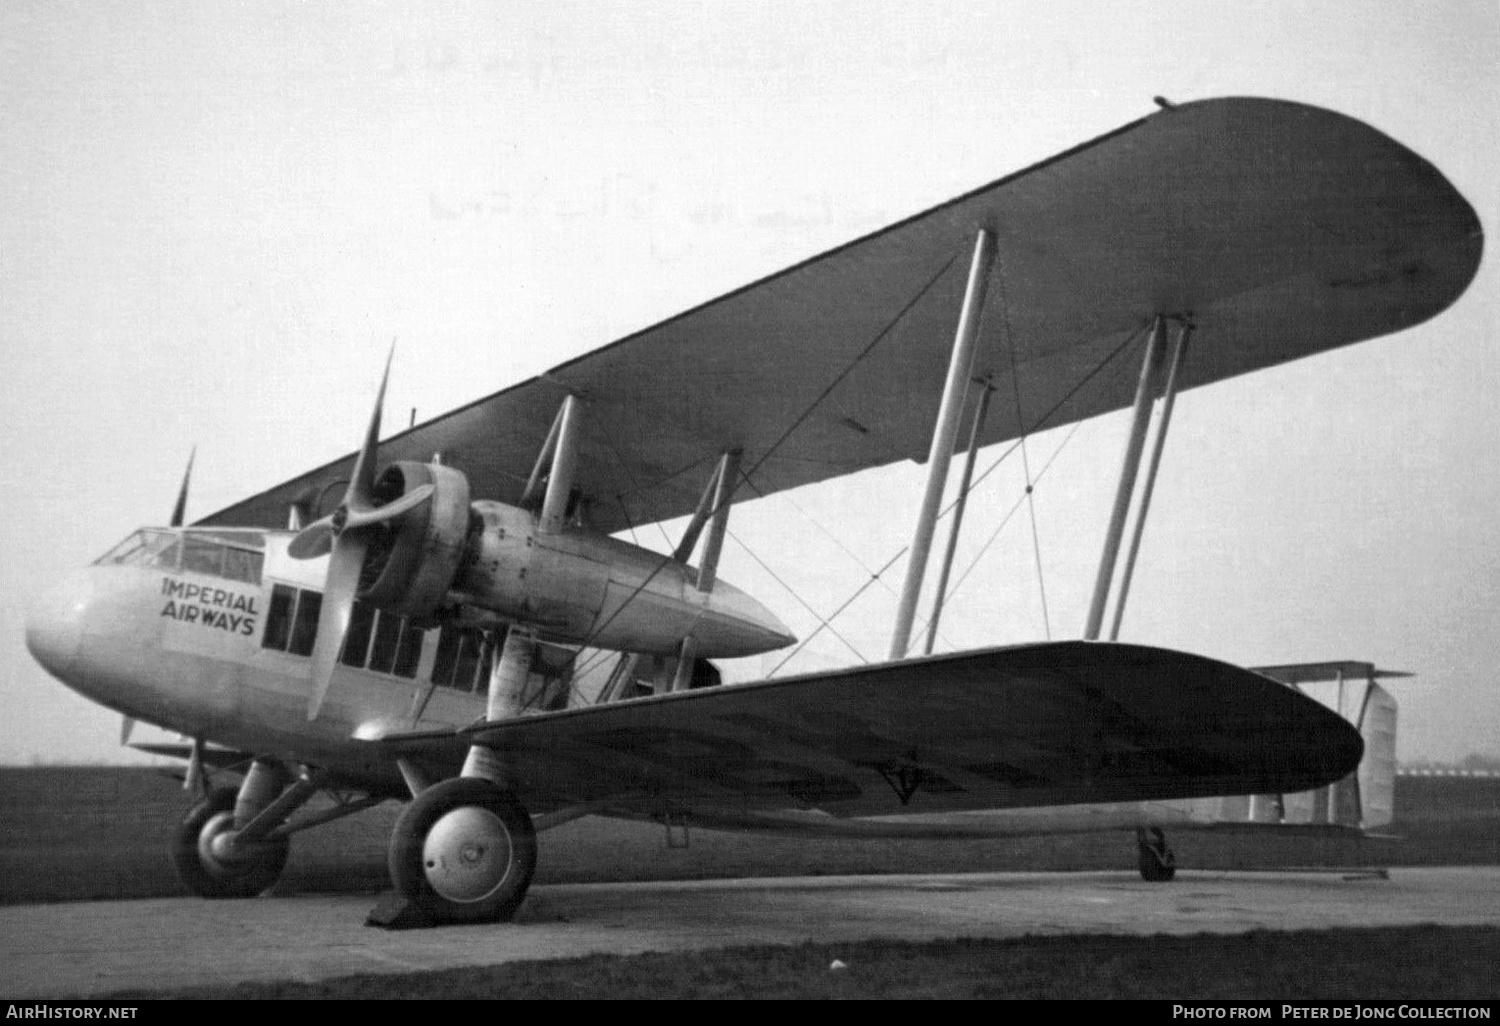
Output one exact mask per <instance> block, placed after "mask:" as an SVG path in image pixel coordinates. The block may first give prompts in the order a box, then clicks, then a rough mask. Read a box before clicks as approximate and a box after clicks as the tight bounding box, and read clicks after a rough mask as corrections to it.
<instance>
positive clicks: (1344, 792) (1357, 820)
mask: <svg viewBox="0 0 1500 1026" xmlns="http://www.w3.org/2000/svg"><path fill="white" fill-rule="evenodd" d="M1321 668H1322V667H1321V664H1308V665H1307V667H1306V669H1307V670H1308V671H1309V672H1308V674H1307V675H1305V676H1301V677H1300V678H1299V676H1298V675H1297V674H1296V673H1295V672H1287V671H1297V670H1300V669H1303V668H1302V667H1274V668H1272V669H1273V671H1277V672H1271V673H1267V671H1266V670H1261V671H1260V672H1262V673H1266V675H1267V676H1277V675H1278V674H1279V675H1280V677H1281V679H1282V680H1283V681H1284V682H1285V683H1286V684H1288V685H1289V686H1291V687H1297V686H1298V685H1299V684H1300V683H1302V682H1305V681H1310V680H1322V679H1326V678H1324V677H1319V676H1314V675H1313V673H1312V671H1316V670H1318V669H1321ZM1377 673H1379V674H1380V675H1382V676H1406V674H1397V673H1389V672H1386V671H1375V670H1374V669H1373V667H1372V668H1371V673H1370V676H1369V678H1368V680H1367V682H1366V683H1365V686H1364V694H1363V697H1362V698H1359V699H1358V700H1357V704H1356V706H1355V708H1354V709H1351V710H1350V711H1349V713H1346V715H1347V716H1348V719H1349V720H1350V722H1352V723H1353V724H1354V725H1355V726H1356V727H1358V728H1359V734H1360V737H1361V738H1363V739H1364V742H1365V753H1364V756H1363V757H1362V758H1361V759H1360V762H1359V767H1358V768H1357V769H1356V770H1355V771H1354V772H1353V773H1351V774H1349V775H1348V776H1347V777H1345V778H1344V779H1343V780H1339V781H1336V782H1335V783H1332V784H1329V785H1328V786H1327V787H1320V788H1317V789H1316V790H1313V791H1301V792H1298V793H1296V794H1256V795H1249V796H1240V797H1234V798H1224V799H1221V804H1220V808H1219V813H1218V823H1219V824H1220V825H1224V826H1231V825H1235V824H1243V825H1251V824H1254V825H1257V826H1259V825H1264V826H1297V827H1305V828H1306V827H1311V828H1319V827H1321V828H1328V827H1342V828H1345V829H1353V830H1363V831H1367V832H1368V831H1370V830H1375V829H1379V828H1381V827H1385V826H1389V825H1390V823H1391V821H1392V820H1393V819H1394V818H1395V796H1396V699H1395V698H1394V697H1392V695H1391V693H1390V692H1389V691H1387V690H1386V689H1385V688H1383V687H1381V686H1380V685H1379V684H1377V683H1375V680H1374V677H1375V675H1376V674H1377ZM1342 711H1343V710H1341V712H1342Z"/></svg>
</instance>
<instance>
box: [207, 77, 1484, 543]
mask: <svg viewBox="0 0 1500 1026" xmlns="http://www.w3.org/2000/svg"><path fill="white" fill-rule="evenodd" d="M981 226H987V227H989V228H990V229H991V230H992V231H993V232H994V233H995V234H996V237H997V241H998V253H999V259H998V263H997V270H996V271H995V272H994V273H996V274H998V275H1000V276H1002V277H1001V279H1000V281H1001V283H1002V285H1003V289H991V290H990V295H991V299H990V303H991V305H992V306H993V305H995V304H997V303H1001V302H1003V303H1004V304H1005V310H1004V316H1000V315H998V312H996V313H993V314H992V315H991V316H988V317H986V318H984V321H983V327H982V336H981V339H980V343H979V348H978V355H977V357H976V362H975V371H976V375H978V376H991V377H992V378H993V379H994V381H995V384H996V385H997V387H998V389H999V393H1000V394H1001V395H1011V394H1013V393H1012V386H1011V381H1010V376H1011V372H1012V367H1013V366H1014V367H1015V369H1016V375H1017V378H1018V381H1017V384H1018V386H1019V392H1018V394H1019V395H1020V396H1021V397H1022V402H1023V403H1024V407H1025V408H1024V410H1023V411H1021V412H1019V413H1018V412H1017V411H1016V410H1014V409H1013V408H1012V404H1011V403H997V404H995V406H996V410H995V411H994V412H993V413H992V414H991V415H990V417H989V420H988V422H987V425H986V429H985V432H984V438H983V441H984V443H985V444H991V443H994V442H998V441H1002V440H1005V439H1008V438H1013V437H1016V436H1017V435H1018V434H1019V433H1020V432H1021V430H1022V428H1023V427H1024V428H1025V429H1026V430H1028V431H1031V430H1037V429H1038V428H1039V427H1053V426H1056V425H1058V424H1064V423H1068V422H1070V421H1073V420H1077V419H1080V418H1084V417H1089V416H1093V415H1095V414H1099V413H1103V412H1106V411H1109V410H1112V409H1117V408H1119V407H1122V406H1125V405H1128V404H1129V402H1130V399H1131V389H1132V387H1133V384H1134V382H1133V380H1132V378H1133V376H1132V375H1130V374H1124V375H1118V376H1114V375H1099V376H1098V378H1096V379H1094V380H1091V381H1089V382H1088V383H1087V384H1085V385H1084V386H1083V387H1082V388H1079V386H1080V383H1081V382H1084V381H1085V379H1086V378H1087V377H1088V375H1089V372H1090V371H1091V370H1092V369H1094V368H1096V367H1097V366H1098V365H1099V364H1100V363H1101V361H1103V360H1104V359H1105V358H1106V356H1107V355H1108V354H1110V353H1111V352H1114V351H1115V350H1116V349H1117V348H1118V347H1119V346H1120V344H1121V343H1122V342H1123V341H1125V340H1127V339H1128V338H1129V337H1130V336H1131V335H1132V334H1133V333H1135V332H1138V331H1139V330H1140V329H1141V328H1142V327H1143V326H1144V325H1145V324H1146V323H1147V322H1148V321H1149V319H1150V318H1151V317H1152V316H1153V315H1155V314H1158V313H1162V314H1188V315H1191V317H1192V318H1193V320H1194V322H1195V323H1196V325H1197V330H1196V332H1195V334H1194V337H1193V343H1192V351H1191V355H1190V357H1189V358H1188V360H1187V362H1186V366H1185V367H1184V369H1183V376H1182V379H1181V380H1182V387H1185V388H1191V387H1194V386H1197V385H1202V384H1205V383H1208V382H1211V381H1217V380H1219V379H1222V378H1227V377H1230V376H1232V375H1236V374H1241V373H1244V372H1246V371H1251V370H1255V369H1257V368H1261V367H1268V366H1271V365H1273V364H1277V363H1281V362H1283V361H1286V360H1291V359H1294V358H1296V357H1300V356H1305V355H1308V354H1310V353H1316V352H1320V351H1322V350H1325V349H1331V348H1334V347H1335V346H1340V345H1344V344H1346V343H1349V342H1354V341H1358V340H1360V339H1366V338H1371V337H1374V336H1377V335H1382V334H1385V333H1388V332H1392V331H1397V330H1400V329H1402V328H1405V327H1408V326H1410V325H1413V324H1416V323H1418V322H1420V321H1422V320H1425V319H1426V318H1428V317H1431V316H1433V315H1434V314H1436V313H1437V312H1439V311H1440V310H1442V309H1444V308H1445V307H1446V306H1448V304H1450V303H1452V302H1453V301H1454V299H1456V298H1457V297H1458V295H1459V294H1460V293H1462V292H1463V290H1464V288H1465V287H1466V286H1467V285H1468V283H1469V281H1470V279H1471V278H1472V277H1473V275H1474V272H1475V270H1476V268H1477V267H1478V263H1479V256H1480V252H1481V249H1482V246H1483V238H1482V235H1481V232H1480V227H1479V221H1478V218H1477V217H1476V216H1475V213H1474V210H1473V208H1472V207H1470V205H1469V204H1468V203H1467V202H1466V201H1465V200H1464V198H1463V197H1462V196H1460V195H1459V194H1458V192H1457V191H1455V190H1454V189H1453V187H1452V186H1451V185H1450V184H1449V183H1448V182H1447V181H1446V180H1445V179H1444V178H1443V176H1442V175H1441V174H1440V173H1439V172H1438V171H1437V170H1436V169H1435V168H1434V167H1433V166H1432V165H1431V164H1429V163H1428V162H1427V161H1425V160H1423V159H1422V158H1421V157H1419V156H1417V155H1416V154H1414V153H1412V152H1411V151H1410V150H1408V149H1406V148H1405V147H1403V146H1401V145H1400V144H1398V143H1396V142H1394V141H1393V140H1391V139H1390V138H1388V137H1387V136H1385V135H1382V134H1381V133H1380V132H1378V131H1376V130H1375V129H1373V128H1370V127H1369V126H1367V125H1365V124H1363V123H1361V122H1359V121H1355V120H1353V119H1351V118H1348V117H1345V116H1343V115H1340V114H1335V113H1333V112H1330V111H1326V110H1321V109H1318V108H1315V107H1307V106H1302V105H1299V104H1293V103H1285V102H1280V101H1272V100H1259V99H1223V100H1211V101H1204V102H1201V103H1190V104H1184V105H1182V106H1179V107H1176V108H1173V109H1171V110H1168V111H1163V112H1160V113H1156V114H1153V115H1151V116H1150V117H1147V118H1143V119H1142V120H1140V121H1137V122H1134V123H1133V124H1129V125H1126V126H1125V127H1123V128H1120V129H1118V130H1116V131H1115V132H1112V133H1110V134H1109V135H1105V136H1102V137H1100V138H1098V139H1095V140H1093V141H1092V142H1089V143H1086V144H1084V145H1082V146H1079V147H1077V148H1076V149H1073V150H1070V151H1069V152H1067V153H1064V154H1061V155H1060V156H1058V157H1055V158H1053V159H1051V160H1048V161H1044V162H1043V163H1041V164H1038V165H1036V166H1034V167H1031V168H1028V169H1026V170H1024V171H1021V172H1018V173H1017V174H1014V175H1011V176H1010V177H1008V178H1004V179H1001V180H1000V181H998V182H994V183H991V184H989V185H986V186H984V187H982V188H980V189H978V190H976V191H974V192H972V193H969V194H968V195H966V196H962V197H960V198H958V199H955V200H953V201H951V202H949V203H946V204H944V205H942V206H940V207H936V208H934V209H932V210H929V211H927V212H926V213H923V214H919V215H917V216H915V217H912V218H910V219H908V220H906V221H902V222H901V223H899V224H896V225H893V226H892V227H890V228H887V229H885V230H883V231H879V232H876V233H874V234H872V235H869V236H866V237H865V238H863V239H860V240H858V241H856V242H852V243H849V244H848V245H845V246H842V247H840V248H838V249H835V250H832V251H830V252H828V253H824V254H823V255H821V256H818V257H815V258H813V259H811V260H808V261H806V262H805V263H802V264H799V265H797V266H795V267H792V268H790V269H788V270H786V271H783V272H781V273H779V274H775V275H772V276H771V277H769V278H766V279H764V280H762V281H759V282H756V283H755V284H753V285H749V286H747V287H745V288H742V289H740V290H738V291H736V292H732V293H730V294H728V295H726V296H723V297H720V298H719V299H716V300H713V301H711V302H709V303H706V304H704V305H702V306H700V307H698V308H696V309H694V310H691V311H688V312H687V313H684V314H682V315H680V316H678V317H674V318H672V319H671V320H668V321H664V322H663V323H661V324H658V325H656V326H655V327H652V328H647V329H646V330H644V331H641V332H638V333H636V334H634V335H631V336H629V337H627V338H625V339H622V340H620V341H618V342H616V343H614V344H612V345H609V346H606V347H604V348H602V349H599V350H596V351H595V352H592V353H589V354H588V355H586V356H583V357H581V358H579V359H576V360H573V361H572V362H570V363H565V364H563V365H561V366H559V367H556V368H554V369H553V370H551V371H549V372H547V373H546V374H543V375H542V376H541V377H538V378H534V379H532V380H531V381H528V382H526V383H524V384H521V385H518V386H516V387H514V388H510V389H506V390H505V391H503V392H498V393H496V394H494V395H491V396H489V397H487V398H484V399H481V400H479V401H478V402H475V403H473V404H471V405H469V406H466V407H463V408H462V409H459V410H455V411H453V412H452V413H449V414H446V415H444V416H442V417H439V418H437V419H436V420H432V421H429V422H427V423H426V424H423V425H420V426H418V427H416V428H413V429H412V430H409V431H407V432H404V433H403V434H400V435H397V436H395V437H393V438H391V439H390V440H388V441H386V442H385V443H383V444H382V446H381V457H382V458H384V459H416V460H426V459H428V458H430V457H431V456H432V454H433V453H435V452H441V453H442V454H443V459H444V461H445V462H447V463H450V464H453V465H456V466H458V467H459V468H461V469H462V470H463V471H464V472H465V473H466V474H468V475H469V479H470V481H471V483H472V486H473V494H474V495H476V496H478V497H483V498H494V499H499V500H501V501H509V502H514V501H516V499H517V498H518V497H519V496H520V493H521V491H522V489H523V488H524V486H525V482H526V479H527V476H528V474H529V473H530V470H531V464H532V461H533V460H534V458H535V455H536V452H537V450H538V449H539V447H540V446H541V444H542V442H543V439H544V438H545V436H546V433H547V429H548V427H549V425H550V424H551V421H552V417H553V415H554V413H555V411H556V409H557V406H558V403H559V402H560V400H561V398H562V397H563V395H565V394H567V393H573V394H576V395H578V396H580V397H582V398H584V399H585V400H586V401H587V410H588V414H587V421H586V436H585V440H584V442H583V445H582V451H581V454H580V466H579V470H578V477H577V480H578V481H580V482H581V483H582V484H583V487H584V489H585V491H586V496H587V499H588V502H589V505H588V510H589V518H590V521H591V523H592V524H593V526H594V527H596V528H597V529H599V530H603V531H607V532H608V531H616V530H621V529H623V528H625V527H626V526H628V525H631V524H639V523H649V522H652V521H657V520H663V519H668V518H671V517H673V516H678V515H684V514H687V513H690V512H692V510H693V508H694V507H695V505H696V503H697V501H698V497H699V491H700V489H701V487H702V484H703V479H704V478H705V477H706V474H707V466H706V464H707V463H708V461H710V460H712V459H713V458H714V457H716V456H718V455H719V454H720V453H723V452H725V451H727V450H730V449H735V448H738V449H741V450H742V451H743V454H744V455H743V459H742V461H741V467H742V468H743V469H745V470H747V471H749V472H750V477H751V483H752V485H753V487H754V489H755V490H756V491H758V492H760V493H762V494H765V493H769V492H774V491H777V490H780V489H784V488H790V487H793V486H796V485H801V484H807V483H810V482H813V481H819V480H823V479H826V478H830V477H834V476H837V475H841V474H846V473H850V472H853V471H856V470H860V469H863V468H866V467H873V466H877V465H882V464H886V463H891V462H894V461H897V460H902V459H915V460H921V459H925V458H926V452H927V447H928V445H929V441H930V438H931V431H932V422H933V419H934V414H935V411H936V408H937V405H938V402H939V398H940V396H941V392H942V384H943V379H944V375H945V371H946V367H947V363H948V352H949V349H950V347H951V345H952V340H953V331H954V326H955V323H956V321H957V317H958V310H959V305H960V298H961V296H962V291H963V287H964V278H965V274H966V272H967V263H968V253H969V251H970V249H971V248H972V242H973V237H974V233H975V231H976V230H977V229H978V228H979V227H981ZM1002 293H1003V295H1002ZM1012 350H1014V353H1012ZM830 389H831V391H830ZM1075 389H1077V391H1076V392H1075V391H1074V390H1075ZM825 393H827V394H826V395H825ZM820 397H823V398H822V399H821V400H820ZM352 462H353V457H352V455H351V456H349V457H345V458H344V459H343V460H339V461H336V462H334V463H331V464H328V465H326V466H323V467H319V468H317V469H316V470H313V471H310V472H308V473H306V474H303V475H302V476H300V477H297V478H294V479H292V480H291V481H288V482H286V483H285V484H282V485H280V486H278V487H275V488H272V489H270V490H269V491H266V492H262V493H261V494H260V495H257V496H254V497H252V498H250V499H247V500H245V501H243V502H240V503H237V504H235V505H233V506H230V507H228V508H227V509H224V510H221V511H220V512H218V513H216V514H214V515H213V516H211V517H207V518H206V519H205V520H203V521H202V523H206V524H257V525H263V526H267V527H276V526H281V525H282V524H284V523H285V520H286V509H287V506H288V504H290V503H291V502H292V501H293V500H294V499H295V498H296V497H297V496H298V495H300V494H302V493H304V491H305V490H306V489H308V488H309V487H314V488H317V487H321V486H323V485H325V484H327V483H328V482H330V481H332V480H335V479H338V478H341V477H342V478H347V477H348V473H349V466H350V465H351V464H352ZM700 466H702V467H703V469H702V470H701V471H700V472H696V473H687V471H690V470H692V469H693V468H695V467H700ZM742 497H743V495H742Z"/></svg>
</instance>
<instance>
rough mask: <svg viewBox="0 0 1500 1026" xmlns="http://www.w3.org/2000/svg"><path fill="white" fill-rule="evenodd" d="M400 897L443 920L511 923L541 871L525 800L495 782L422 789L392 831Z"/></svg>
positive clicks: (469, 780)
mask: <svg viewBox="0 0 1500 1026" xmlns="http://www.w3.org/2000/svg"><path fill="white" fill-rule="evenodd" d="M389 862H390V871H391V882H392V883H394V884H395V886H396V892H397V893H398V894H400V895H401V896H402V897H404V898H406V899H407V900H409V901H411V902H412V903H414V904H415V905H417V906H418V907H419V908H420V909H421V910H422V911H423V912H424V913H426V915H427V917H428V918H429V919H431V920H432V921H433V922H437V923H481V922H496V921H500V920H506V919H509V918H510V917H511V916H513V915H515V912H516V909H518V908H520V907H521V900H522V899H523V898H525V897H526V888H527V887H528V886H530V884H531V874H532V872H533V871H534V870H535V869H536V831H535V830H534V829H533V828H532V825H531V817H530V816H529V815H527V813H526V810H525V809H524V808H523V807H522V806H521V803H520V802H518V801H516V799H515V798H514V797H513V796H512V795H511V794H510V793H509V792H508V791H504V790H502V789H501V788H500V787H498V786H497V785H495V784H492V783H490V782H489V781H488V780H482V779H479V778H474V777H455V778H453V779H451V780H445V781H443V782H442V783H441V784H436V785H434V786H433V787H429V788H428V789H427V790H425V791H423V792H422V793H421V794H420V795H418V796H417V797H416V798H415V799H413V800H412V803H411V804H410V805H408V806H407V807H406V810H405V811H404V812H402V813H401V817H400V818H399V819H398V820H396V827H395V829H394V830H393V831H392V832H391V847H390V856H389Z"/></svg>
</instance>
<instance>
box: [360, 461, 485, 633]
mask: <svg viewBox="0 0 1500 1026" xmlns="http://www.w3.org/2000/svg"><path fill="white" fill-rule="evenodd" d="M428 484H430V485H432V486H433V493H432V498H431V499H430V500H429V501H427V502H424V503H422V504H421V505H420V506H417V507H416V508H415V509H412V510H410V511H408V512H407V513H405V514H403V515H402V516H400V517H399V518H398V519H397V520H395V521H394V522H393V523H392V524H391V525H390V526H388V527H387V528H386V529H385V530H384V531H383V532H382V533H381V534H380V535H379V536H377V537H376V538H374V539H372V540H371V544H370V547H369V549H368V550H367V552H366V554H365V561H364V566H363V567H362V568H361V570H360V576H359V590H358V592H357V594H358V596H359V598H360V599H362V600H364V601H366V602H369V603H372V604H374V605H377V606H379V607H380V608H382V609H386V610H389V611H391V612H394V613H400V614H402V615H404V616H410V617H415V618H419V619H420V618H425V617H428V616H431V615H432V614H433V613H434V612H436V611H437V609H438V607H439V605H441V603H442V601H443V598H444V596H445V595H446V594H447V593H448V589H449V587H450V586H451V585H452V583H453V579H454V577H455V576H456V575H457V573H458V568H459V566H460V564H461V563H462V560H463V555H464V551H465V548H466V547H467V544H468V538H469V535H470V530H471V524H470V512H469V479H468V478H467V477H465V476H464V474H463V472H462V471H460V470H455V469H454V468H452V467H445V466H442V465H441V464H436V463H417V462H415V461H405V460H403V461H401V462H398V463H393V464H391V465H390V466H388V467H386V468H385V469H384V470H383V471H381V474H380V477H379V478H377V479H376V482H375V489H374V491H375V498H376V501H377V502H378V503H379V504H382V505H383V504H385V503H387V502H391V501H394V500H395V499H399V498H400V497H401V496H402V495H404V494H406V493H408V492H411V491H414V490H415V489H417V488H421V487H422V486H424V485H428Z"/></svg>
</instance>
